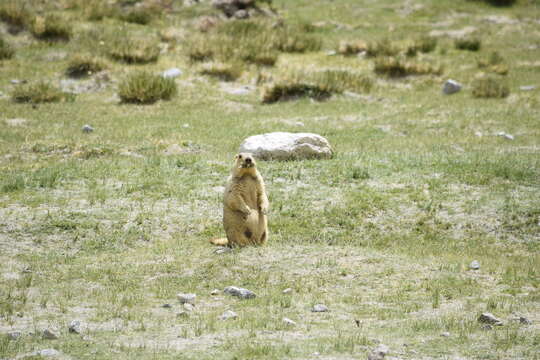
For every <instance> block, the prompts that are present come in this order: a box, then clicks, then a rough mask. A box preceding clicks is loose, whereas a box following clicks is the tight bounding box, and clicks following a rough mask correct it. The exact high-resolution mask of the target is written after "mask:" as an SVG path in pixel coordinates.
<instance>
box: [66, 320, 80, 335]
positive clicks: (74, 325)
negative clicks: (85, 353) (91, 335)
mask: <svg viewBox="0 0 540 360" xmlns="http://www.w3.org/2000/svg"><path fill="white" fill-rule="evenodd" d="M68 330H69V332H70V333H75V334H80V333H81V322H80V321H79V320H73V321H71V322H70V323H69V327H68Z"/></svg>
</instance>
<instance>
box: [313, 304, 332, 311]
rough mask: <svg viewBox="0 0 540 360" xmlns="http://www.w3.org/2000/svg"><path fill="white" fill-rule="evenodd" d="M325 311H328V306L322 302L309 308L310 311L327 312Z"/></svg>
mask: <svg viewBox="0 0 540 360" xmlns="http://www.w3.org/2000/svg"><path fill="white" fill-rule="evenodd" d="M327 311H329V309H328V307H327V306H326V305H323V304H317V305H314V306H313V308H312V309H311V312H327Z"/></svg>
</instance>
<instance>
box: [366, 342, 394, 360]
mask: <svg viewBox="0 0 540 360" xmlns="http://www.w3.org/2000/svg"><path fill="white" fill-rule="evenodd" d="M389 351H390V350H389V349H388V346H386V345H384V344H379V345H377V347H376V348H375V349H373V351H372V352H371V353H370V354H369V355H368V360H383V359H384V357H385V356H386V354H388V352H389Z"/></svg>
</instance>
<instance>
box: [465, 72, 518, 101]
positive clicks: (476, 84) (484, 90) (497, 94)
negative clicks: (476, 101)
mask: <svg viewBox="0 0 540 360" xmlns="http://www.w3.org/2000/svg"><path fill="white" fill-rule="evenodd" d="M472 94H473V96H474V97H477V98H505V97H507V96H508V95H509V94H510V89H509V88H508V86H507V85H506V84H505V83H504V82H503V81H502V80H499V79H496V78H494V77H485V78H480V79H476V80H474V81H473V83H472Z"/></svg>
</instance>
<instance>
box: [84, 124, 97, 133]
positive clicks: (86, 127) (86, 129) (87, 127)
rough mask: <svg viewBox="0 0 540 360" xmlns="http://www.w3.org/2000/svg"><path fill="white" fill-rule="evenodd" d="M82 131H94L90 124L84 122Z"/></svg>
mask: <svg viewBox="0 0 540 360" xmlns="http://www.w3.org/2000/svg"><path fill="white" fill-rule="evenodd" d="M82 131H83V132H84V133H91V132H92V131H94V128H93V127H92V126H90V125H88V124H86V125H84V126H83V127H82Z"/></svg>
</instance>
